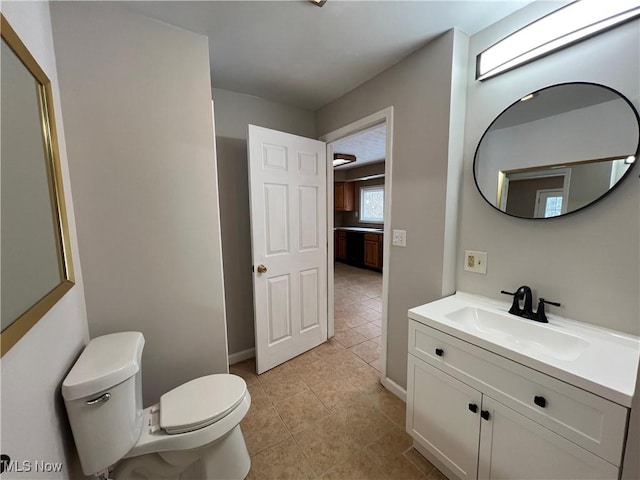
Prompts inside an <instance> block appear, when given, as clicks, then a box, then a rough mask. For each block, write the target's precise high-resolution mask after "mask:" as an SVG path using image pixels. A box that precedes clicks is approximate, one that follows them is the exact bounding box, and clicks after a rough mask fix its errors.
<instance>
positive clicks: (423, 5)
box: [118, 0, 531, 111]
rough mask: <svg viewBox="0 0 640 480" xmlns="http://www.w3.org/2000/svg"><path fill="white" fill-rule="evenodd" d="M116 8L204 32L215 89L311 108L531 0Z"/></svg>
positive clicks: (303, 0)
mask: <svg viewBox="0 0 640 480" xmlns="http://www.w3.org/2000/svg"><path fill="white" fill-rule="evenodd" d="M118 3H121V4H122V6H123V7H124V8H127V9H129V10H133V11H136V12H138V13H141V14H143V15H146V16H148V17H152V18H155V19H158V20H161V21H164V22H166V23H169V24H172V25H176V26H178V27H181V28H184V29H186V30H190V31H192V32H196V33H200V34H203V35H207V36H208V37H209V55H210V58H211V82H212V85H213V86H214V87H216V88H221V89H225V90H231V91H234V92H240V93H246V94H250V95H256V96H259V97H262V98H265V99H269V100H274V101H277V102H281V103H284V104H287V105H291V106H296V107H300V108H303V109H307V110H310V111H315V110H317V109H318V108H320V107H322V106H324V105H326V104H328V103H330V102H332V101H333V100H335V99H337V98H339V97H341V96H342V95H344V94H345V93H347V92H349V91H350V90H352V89H354V88H355V87H357V86H358V85H360V84H362V83H363V82H365V81H366V80H368V79H370V78H372V77H373V76H375V75H377V74H378V73H380V72H382V71H384V70H386V69H387V68H389V67H390V66H391V65H393V64H395V63H397V62H398V61H400V60H402V59H403V58H404V57H406V56H407V55H409V54H410V53H412V52H414V51H416V50H418V49H419V48H421V47H422V46H424V45H425V44H427V43H428V42H430V41H431V40H433V39H434V38H436V37H437V36H438V35H440V34H442V33H444V32H446V31H447V30H449V29H451V28H452V27H456V28H458V29H459V30H461V31H463V32H464V33H466V34H468V35H473V34H475V33H477V32H479V31H480V30H482V29H484V28H486V27H487V26H489V25H491V24H493V23H495V22H496V21H498V20H500V19H501V18H503V17H505V16H507V15H509V14H511V13H512V12H514V11H516V10H518V9H520V8H522V7H523V6H525V5H526V4H528V3H531V0H466V1H462V0H448V1H434V0H413V1H400V0H387V1H372V0H360V1H345V0H328V1H327V3H326V4H325V5H324V6H323V7H317V6H316V5H314V4H313V3H311V2H309V1H307V0H289V1H242V0H236V1H126V2H118Z"/></svg>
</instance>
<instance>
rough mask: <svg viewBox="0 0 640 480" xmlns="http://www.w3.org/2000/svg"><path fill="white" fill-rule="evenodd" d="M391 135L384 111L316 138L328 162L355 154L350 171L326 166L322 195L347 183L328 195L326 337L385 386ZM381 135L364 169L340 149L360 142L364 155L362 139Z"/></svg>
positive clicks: (390, 121)
mask: <svg viewBox="0 0 640 480" xmlns="http://www.w3.org/2000/svg"><path fill="white" fill-rule="evenodd" d="M392 133H393V107H389V108H387V109H385V110H382V111H380V112H377V113H374V114H372V115H370V116H368V117H365V118H363V119H361V120H359V121H356V122H353V123H352V124H349V125H347V126H345V127H343V128H341V129H338V130H336V131H334V132H331V133H329V134H327V135H325V136H324V137H322V139H321V140H323V141H325V142H327V158H328V159H333V158H334V154H336V153H337V154H342V153H343V154H354V153H355V155H356V161H355V162H354V163H353V164H351V165H350V166H349V168H343V169H340V168H338V169H336V170H334V167H333V165H332V164H331V163H329V162H328V165H327V192H334V188H335V187H336V185H338V184H340V183H344V184H345V185H346V184H351V185H349V186H348V187H346V188H345V189H344V192H342V193H343V194H342V195H336V196H335V198H334V195H327V199H328V202H327V219H328V222H327V223H328V232H329V235H328V265H327V273H328V275H327V276H328V292H327V293H328V333H329V336H330V337H331V336H335V337H336V339H337V340H338V341H339V342H340V343H342V344H343V345H344V346H345V347H347V348H349V349H351V350H352V352H353V353H355V354H356V355H358V356H359V357H360V358H362V359H363V360H364V361H365V362H366V363H368V364H369V365H370V366H372V367H373V368H375V369H376V370H377V371H378V372H380V378H381V382H382V384H383V385H384V386H386V387H387V381H386V344H387V340H386V339H387V310H388V307H387V305H388V291H389V285H388V269H389V253H390V252H389V250H390V245H391V230H390V228H391V172H392V168H391V166H392V144H393V143H392ZM380 136H381V137H382V138H381V140H382V152H383V153H382V154H380V155H379V157H381V158H377V159H376V158H374V159H373V161H370V165H369V166H367V164H366V163H365V164H361V165H360V166H358V160H357V157H358V154H357V153H356V152H357V151H358V150H357V148H355V147H354V148H355V149H354V150H352V151H339V150H341V149H342V150H344V149H348V148H349V146H350V145H353V144H357V143H358V142H360V141H362V142H363V143H364V144H365V145H364V146H363V147H362V148H363V150H362V151H365V150H366V148H367V146H366V142H367V137H377V138H378V144H379V143H380ZM378 147H379V145H378ZM363 156H364V155H363ZM374 157H375V155H374ZM375 160H378V161H377V162H376V161H375ZM376 164H377V165H376ZM350 170H351V173H348V172H349V171H350ZM336 181H337V183H336ZM348 195H353V205H352V206H346V207H345V205H337V202H338V201H344V197H345V196H347V197H348ZM336 210H338V211H336ZM350 243H351V246H350V245H349V244H350ZM345 256H346V257H345Z"/></svg>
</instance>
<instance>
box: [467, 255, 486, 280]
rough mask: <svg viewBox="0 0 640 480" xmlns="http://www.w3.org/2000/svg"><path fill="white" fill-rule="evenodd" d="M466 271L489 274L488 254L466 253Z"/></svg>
mask: <svg viewBox="0 0 640 480" xmlns="http://www.w3.org/2000/svg"><path fill="white" fill-rule="evenodd" d="M464 269H465V270H466V271H467V272H474V273H481V274H483V275H486V274H487V252H476V251H474V250H465V251H464Z"/></svg>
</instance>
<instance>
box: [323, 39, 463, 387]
mask: <svg viewBox="0 0 640 480" xmlns="http://www.w3.org/2000/svg"><path fill="white" fill-rule="evenodd" d="M466 48H467V37H466V36H465V35H464V34H462V33H460V32H458V31H454V30H452V31H449V32H447V33H446V34H444V35H442V36H440V37H439V38H437V39H436V40H434V41H433V42H431V43H429V44H428V45H426V46H425V47H423V48H422V49H420V50H419V51H417V52H415V53H414V54H412V55H410V56H409V57H407V58H405V59H404V60H402V61H401V62H399V63H397V64H396V65H394V66H393V67H391V68H390V69H388V70H386V71H385V72H383V73H381V74H380V75H378V76H376V77H374V78H372V79H371V80H369V81H367V82H366V83H364V84H362V85H361V86H360V87H358V88H356V89H355V90H353V91H351V92H349V93H348V94H346V95H345V96H343V97H341V98H340V99H338V100H336V101H335V102H333V103H331V104H329V105H327V106H325V107H323V108H322V109H320V110H319V111H318V112H317V122H318V134H319V135H323V134H326V133H328V132H331V131H333V130H336V129H338V128H340V127H342V126H344V125H347V124H349V123H351V122H354V121H356V120H359V119H361V118H364V117H365V116H367V115H370V114H372V113H374V112H377V111H379V110H382V109H384V108H386V107H389V106H391V105H392V106H393V107H394V131H393V159H392V162H393V164H392V169H393V171H392V178H391V182H392V197H393V201H392V207H391V209H392V210H391V228H392V229H404V230H407V247H406V248H401V247H392V248H391V254H390V258H389V272H388V275H389V301H388V330H387V345H386V347H387V365H386V368H387V376H388V377H389V378H390V379H391V380H392V381H394V382H395V383H397V384H398V385H400V386H402V387H403V388H404V387H406V377H407V374H406V371H407V334H408V322H407V309H409V308H411V307H415V306H417V305H421V304H423V303H426V302H429V301H432V300H435V299H437V298H440V297H442V295H443V294H450V293H453V290H452V289H453V283H452V282H448V283H449V285H447V284H446V283H445V279H448V278H453V272H454V271H455V258H454V257H453V256H452V255H448V254H447V249H448V248H449V247H448V245H445V237H446V236H447V235H450V234H451V233H455V228H454V229H453V230H449V229H448V225H447V224H446V220H445V219H446V218H447V217H450V218H451V219H453V220H452V222H453V225H455V224H456V219H457V210H456V209H455V207H456V202H455V199H456V198H457V191H455V189H456V188H457V185H458V184H459V177H456V178H451V175H454V176H455V175H458V173H457V170H459V165H460V163H461V160H462V157H461V150H460V148H459V147H458V148H457V149H456V147H455V145H453V144H452V145H450V140H455V135H460V134H461V130H459V129H456V130H454V129H452V128H451V126H452V125H457V124H460V123H461V119H460V117H461V116H462V118H464V117H463V113H462V109H461V108H460V107H461V104H460V102H459V101H458V100H457V99H453V101H452V94H453V91H457V89H458V86H459V82H458V74H459V71H460V70H462V71H464V70H465V69H466V66H467V61H466ZM452 85H453V86H454V87H452ZM452 88H454V89H455V90H452ZM463 96H464V95H463ZM462 106H463V104H462ZM450 135H451V136H452V138H450ZM453 143H455V142H453ZM458 144H460V141H458ZM450 165H451V166H450ZM389 180H390V179H389V178H387V179H386V181H387V182H389ZM448 183H449V188H450V190H453V193H452V194H451V196H450V197H449V198H448V195H449V194H448V193H447V189H448V187H447V184H448ZM446 243H453V244H455V236H454V237H453V240H451V241H449V240H447V242H446ZM383 348H384V347H383Z"/></svg>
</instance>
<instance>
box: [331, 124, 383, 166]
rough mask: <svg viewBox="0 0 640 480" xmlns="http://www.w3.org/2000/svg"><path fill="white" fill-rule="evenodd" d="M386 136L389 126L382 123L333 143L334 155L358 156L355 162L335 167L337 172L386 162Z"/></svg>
mask: <svg viewBox="0 0 640 480" xmlns="http://www.w3.org/2000/svg"><path fill="white" fill-rule="evenodd" d="M386 135H387V126H386V124H385V123H381V124H380V125H376V126H374V127H371V128H367V129H366V130H362V131H361V132H358V133H355V134H353V135H349V136H348V137H343V138H341V139H340V140H336V141H335V142H333V143H332V145H333V151H334V153H348V154H350V155H355V156H356V161H355V162H353V163H347V164H346V165H342V166H340V167H335V170H349V169H351V168H357V167H361V166H362V165H366V164H367V163H375V162H381V161H384V159H385V146H386V140H387V137H386Z"/></svg>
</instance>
